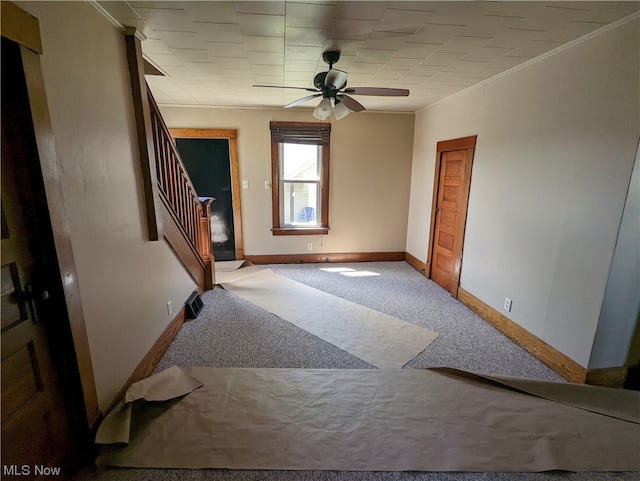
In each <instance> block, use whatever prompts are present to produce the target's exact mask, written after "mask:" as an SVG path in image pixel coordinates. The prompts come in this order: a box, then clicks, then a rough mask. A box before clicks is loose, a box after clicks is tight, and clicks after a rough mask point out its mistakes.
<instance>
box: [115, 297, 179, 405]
mask: <svg viewBox="0 0 640 481" xmlns="http://www.w3.org/2000/svg"><path fill="white" fill-rule="evenodd" d="M184 319H185V308H184V306H182V309H180V311H179V312H178V314H177V315H176V317H174V318H173V320H172V321H171V322H170V323H169V325H168V326H167V327H166V328H165V330H164V331H163V332H162V334H160V337H159V338H158V339H157V340H156V342H155V343H154V344H153V346H151V349H149V352H147V354H146V355H145V356H144V357H143V358H142V361H140V364H138V367H136V368H135V369H134V371H133V373H132V374H131V376H129V379H127V382H126V383H125V385H124V386H123V387H122V389H121V390H120V392H118V395H117V396H116V397H115V399H114V400H113V402H112V403H111V405H110V406H109V408H108V409H107V410H106V411H105V412H106V413H109V412H110V411H111V410H112V409H113V408H114V407H115V406H116V405H117V404H118V403H119V402H120V400H121V399H123V398H124V395H125V394H126V392H127V389H129V386H131V385H132V384H133V383H134V382H137V381H140V380H141V379H144V378H146V377H149V376H150V375H151V373H152V372H153V371H154V369H155V368H156V367H157V366H158V363H159V362H160V360H161V359H162V357H163V356H164V354H165V352H167V349H168V348H169V345H170V344H171V343H172V342H173V340H174V339H175V337H176V335H177V334H178V331H179V330H180V328H181V327H182V325H183V324H184Z"/></svg>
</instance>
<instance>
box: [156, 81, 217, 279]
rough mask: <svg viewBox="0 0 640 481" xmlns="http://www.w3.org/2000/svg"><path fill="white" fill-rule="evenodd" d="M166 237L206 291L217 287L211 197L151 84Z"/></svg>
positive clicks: (159, 185)
mask: <svg viewBox="0 0 640 481" xmlns="http://www.w3.org/2000/svg"><path fill="white" fill-rule="evenodd" d="M147 96H148V98H149V110H150V114H151V131H152V133H153V150H154V153H155V162H156V169H155V170H156V181H157V186H158V194H159V198H160V202H161V206H160V212H161V219H162V226H163V230H164V238H165V240H166V241H167V242H168V243H169V245H170V246H171V248H172V249H173V250H174V252H175V253H176V254H177V255H178V258H179V259H180V260H181V261H182V263H183V264H184V266H185V267H186V268H187V270H188V271H189V273H190V274H191V276H192V277H193V279H194V280H195V281H196V282H197V283H198V285H199V286H200V287H201V289H202V290H204V289H212V288H213V286H214V269H213V262H214V259H213V253H212V251H211V224H210V223H209V217H210V215H211V202H212V201H213V199H211V198H199V197H198V194H197V193H196V190H195V188H194V187H193V183H192V182H191V179H190V178H189V174H188V173H187V170H186V168H185V166H184V163H183V162H182V159H181V158H180V154H179V153H178V150H177V149H176V145H175V142H174V140H173V138H172V137H171V134H169V129H167V126H166V125H165V123H164V119H163V118H162V115H161V114H160V110H159V109H158V105H157V104H156V102H155V100H154V98H153V95H152V94H151V90H149V87H148V86H147Z"/></svg>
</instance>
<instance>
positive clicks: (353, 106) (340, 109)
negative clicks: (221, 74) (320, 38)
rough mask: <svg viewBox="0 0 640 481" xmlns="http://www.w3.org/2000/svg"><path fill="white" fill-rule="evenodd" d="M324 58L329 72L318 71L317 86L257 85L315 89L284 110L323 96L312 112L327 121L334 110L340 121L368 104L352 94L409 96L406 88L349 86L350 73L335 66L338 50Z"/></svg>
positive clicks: (325, 54) (330, 52)
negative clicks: (362, 102)
mask: <svg viewBox="0 0 640 481" xmlns="http://www.w3.org/2000/svg"><path fill="white" fill-rule="evenodd" d="M322 60H324V61H325V62H326V63H328V64H329V71H327V72H320V73H318V74H316V76H315V77H314V79H313V85H314V86H315V87H316V88H315V89H312V88H306V87H286V86H278V85H254V87H263V88H283V89H298V90H306V91H308V92H314V94H313V95H307V96H306V97H303V98H301V99H298V100H296V101H294V102H291V103H290V104H287V105H285V106H284V108H285V109H288V108H291V107H296V106H298V105H301V104H303V103H305V102H307V101H309V100H311V99H314V98H317V97H322V100H321V101H320V103H319V104H318V106H317V107H316V108H315V109H314V111H313V116H314V117H315V118H316V119H319V120H326V119H328V118H329V117H331V112H332V111H333V113H334V115H335V117H336V120H340V119H342V118H344V117H346V116H347V115H349V113H351V112H361V111H363V110H365V107H364V106H363V105H362V104H361V103H360V102H358V101H357V100H355V99H354V98H352V97H350V96H349V95H347V94H351V95H376V96H383V97H407V96H408V95H409V91H408V90H406V89H395V88H384V87H350V88H347V72H345V71H343V70H338V69H334V68H333V64H335V63H337V62H338V60H340V51H339V50H328V51H326V52H324V53H323V54H322Z"/></svg>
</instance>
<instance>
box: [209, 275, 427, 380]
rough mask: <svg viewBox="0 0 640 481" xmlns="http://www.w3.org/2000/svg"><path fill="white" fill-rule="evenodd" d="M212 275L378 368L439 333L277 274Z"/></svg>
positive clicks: (413, 352)
mask: <svg viewBox="0 0 640 481" xmlns="http://www.w3.org/2000/svg"><path fill="white" fill-rule="evenodd" d="M221 274H224V275H220V274H217V276H218V277H217V281H218V283H219V284H221V285H222V286H223V287H224V288H225V289H226V290H228V291H230V292H233V293H234V294H236V295H237V296H240V297H242V298H243V299H245V300H247V301H249V302H251V303H252V304H255V305H256V306H259V307H261V308H263V309H265V310H267V311H269V312H272V313H273V314H275V315H277V316H278V317H280V318H282V319H284V320H285V321H288V322H290V323H292V324H295V325H296V326H298V327H300V328H301V329H304V330H305V331H308V332H310V333H311V334H314V335H315V336H318V337H319V338H320V339H323V340H325V341H327V342H330V343H331V344H333V345H335V346H338V347H339V348H341V349H343V350H345V351H347V352H348V353H350V354H353V355H354V356H357V357H359V358H360V359H362V360H364V361H366V362H368V363H370V364H372V365H374V366H376V367H378V368H380V369H401V368H402V366H404V365H405V364H406V363H407V362H409V361H411V360H412V359H413V358H414V357H416V356H417V355H418V354H420V353H421V352H422V351H424V350H425V349H426V348H427V346H429V344H431V343H432V342H433V341H434V340H435V339H436V338H437V337H438V333H437V332H434V331H431V330H429V329H425V328H423V327H420V326H416V325H415V324H411V323H409V322H405V321H403V320H401V319H398V318H396V317H393V316H389V315H387V314H383V313H381V312H378V311H375V310H373V309H369V308H368V307H364V306H361V305H358V304H355V303H353V302H350V301H347V300H345V299H342V298H340V297H337V296H334V295H331V294H327V293H326V292H322V291H319V290H318V289H314V288H312V287H309V286H305V285H304V284H300V283H299V282H295V281H292V280H291V279H287V278H286V277H282V276H280V275H278V274H276V273H274V272H273V271H271V270H270V269H259V268H257V267H254V266H252V267H245V268H242V269H238V270H236V271H231V272H222V273H221Z"/></svg>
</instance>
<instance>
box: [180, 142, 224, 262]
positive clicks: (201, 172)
mask: <svg viewBox="0 0 640 481" xmlns="http://www.w3.org/2000/svg"><path fill="white" fill-rule="evenodd" d="M176 146H177V147H178V152H179V153H180V157H182V161H183V162H184V165H185V167H186V168H187V172H188V173H189V177H191V181H192V182H193V186H194V187H195V188H196V192H197V193H198V196H200V197H213V198H214V199H215V201H214V202H213V204H212V205H211V245H212V247H213V254H214V256H215V258H216V260H218V261H228V260H234V259H235V258H236V251H235V240H234V239H235V237H234V229H233V202H232V197H231V164H230V162H229V141H228V140H227V139H185V138H178V139H176Z"/></svg>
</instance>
